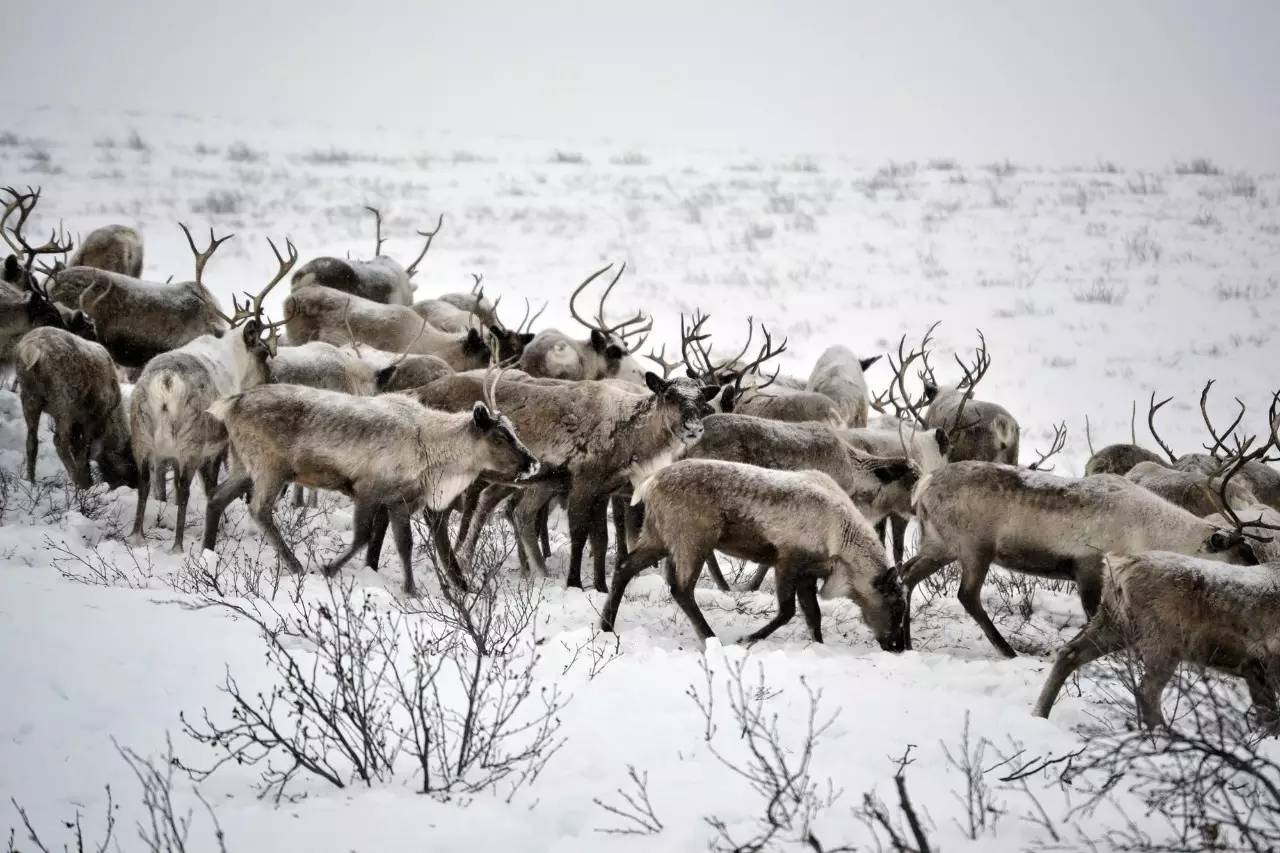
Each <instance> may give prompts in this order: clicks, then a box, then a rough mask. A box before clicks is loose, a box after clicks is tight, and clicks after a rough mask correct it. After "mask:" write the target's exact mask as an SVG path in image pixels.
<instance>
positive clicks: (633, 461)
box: [412, 373, 719, 592]
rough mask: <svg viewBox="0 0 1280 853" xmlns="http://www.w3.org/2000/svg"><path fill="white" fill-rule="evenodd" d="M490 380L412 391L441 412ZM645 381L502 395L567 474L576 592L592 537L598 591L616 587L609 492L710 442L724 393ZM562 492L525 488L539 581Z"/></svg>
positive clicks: (522, 430) (510, 386)
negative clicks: (546, 519)
mask: <svg viewBox="0 0 1280 853" xmlns="http://www.w3.org/2000/svg"><path fill="white" fill-rule="evenodd" d="M482 379H483V377H478V376H475V375H466V374H458V375H454V376H446V377H445V378H443V379H440V380H437V381H436V382H433V383H431V384H430V385H427V386H425V387H423V388H419V389H417V390H415V391H414V392H412V393H413V396H414V397H416V398H417V399H418V401H419V402H421V403H423V404H425V405H427V406H430V407H432V408H436V409H442V410H444V411H458V410H459V409H463V408H465V407H467V406H470V405H471V404H472V402H473V401H475V400H476V399H478V395H479V394H480V393H481V390H482V385H481V382H482ZM645 384H646V385H647V387H648V389H649V392H650V393H648V394H642V393H638V392H636V391H632V390H629V389H626V390H624V389H623V388H619V387H616V386H613V385H611V384H609V383H605V382H573V383H568V382H565V383H558V382H557V383H551V384H545V383H540V382H536V381H524V382H512V381H506V382H502V383H501V384H499V385H498V387H497V389H496V390H495V394H496V401H497V403H498V404H499V405H501V406H502V408H503V411H505V412H506V413H507V416H508V417H510V418H511V420H512V422H513V423H514V424H515V425H516V430H517V431H518V432H519V434H520V437H521V438H522V439H523V440H524V442H525V443H526V444H528V446H529V448H530V450H531V451H532V452H533V454H534V455H535V456H536V457H537V458H538V460H539V461H540V462H541V463H542V464H543V465H544V466H546V467H548V468H552V469H558V468H564V469H566V471H567V475H568V477H569V490H568V495H567V497H566V499H565V508H566V510H567V511H568V514H569V537H570V542H571V549H570V558H569V576H568V579H567V581H566V584H567V585H568V586H574V587H581V586H582V554H583V550H584V549H585V547H586V543H587V539H588V537H590V538H591V550H592V558H593V560H594V566H593V569H594V582H595V588H596V589H598V590H600V591H601V592H603V591H604V590H605V589H607V586H606V584H605V557H606V554H605V549H606V547H607V544H608V542H607V540H608V531H607V529H606V527H605V514H606V508H607V505H608V498H609V495H610V493H612V492H614V491H616V490H618V489H620V488H622V487H623V486H625V485H627V484H628V483H630V484H631V485H632V486H634V485H636V484H637V483H639V482H643V480H644V479H645V478H646V477H648V475H649V472H651V471H653V470H656V469H657V468H660V467H662V466H663V465H665V464H667V463H668V462H669V461H670V460H672V459H675V458H677V457H679V456H681V455H683V453H684V451H685V447H686V446H687V445H689V444H692V443H693V442H696V441H697V440H698V439H699V438H700V437H701V436H702V423H701V421H702V416H703V414H704V406H705V401H706V400H707V399H709V398H710V397H711V396H714V395H715V394H716V393H718V392H719V389H718V388H714V387H713V388H704V387H703V386H702V385H700V384H699V383H696V382H693V381H691V380H688V379H684V378H677V379H671V380H664V379H662V378H660V377H659V376H658V375H657V374H656V373H646V374H645ZM556 491H557V488H556V486H555V485H554V484H553V485H547V486H540V487H534V488H530V489H528V490H525V491H524V492H523V493H522V495H521V497H520V500H519V501H518V503H517V506H516V508H515V510H514V514H515V516H516V530H517V534H518V535H519V538H520V546H521V547H522V548H523V549H524V553H525V557H526V559H527V560H528V561H529V563H530V565H531V566H532V567H533V568H534V572H535V574H537V575H538V576H542V575H544V574H545V573H546V568H545V564H544V562H543V558H542V552H541V550H540V549H539V548H538V543H537V541H536V536H535V535H534V533H533V532H534V531H535V530H536V525H535V522H536V517H537V515H538V514H539V513H541V511H542V510H543V508H544V507H545V505H546V503H547V501H549V500H550V499H551V498H552V497H554V495H555V493H556Z"/></svg>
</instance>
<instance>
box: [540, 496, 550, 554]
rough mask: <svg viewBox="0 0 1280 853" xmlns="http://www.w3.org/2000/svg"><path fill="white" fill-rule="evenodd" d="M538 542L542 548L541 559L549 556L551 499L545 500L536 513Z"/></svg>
mask: <svg viewBox="0 0 1280 853" xmlns="http://www.w3.org/2000/svg"><path fill="white" fill-rule="evenodd" d="M537 525H538V544H539V546H540V547H541V548H542V559H544V560H545V559H547V558H548V557H550V556H551V530H550V527H551V501H547V502H546V503H545V504H543V506H542V510H541V511H540V512H539V513H538V521H537Z"/></svg>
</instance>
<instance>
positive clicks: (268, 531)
mask: <svg viewBox="0 0 1280 853" xmlns="http://www.w3.org/2000/svg"><path fill="white" fill-rule="evenodd" d="M287 482H289V480H288V478H287V477H285V476H283V475H282V474H279V473H277V472H274V471H271V472H267V474H266V475H265V476H262V477H259V478H258V480H257V481H256V482H254V484H253V498H252V500H250V501H249V506H250V509H251V510H252V513H253V520H254V521H256V522H257V523H258V526H259V527H260V528H262V532H263V534H265V535H266V537H267V542H269V543H270V544H271V547H272V548H275V549H276V554H277V555H278V556H279V558H280V561H281V562H282V563H284V564H285V566H286V567H288V569H289V571H291V572H293V573H294V574H295V575H300V574H302V573H303V571H305V570H304V569H303V567H302V563H301V562H300V561H299V560H298V557H297V555H296V554H294V553H293V549H292V548H290V547H289V546H288V545H287V544H286V543H285V541H284V536H283V535H282V534H281V533H280V528H279V527H277V526H276V520H275V517H274V515H273V514H272V509H273V508H274V506H275V502H276V496H277V495H279V494H280V489H281V488H283V487H284V485H285V484H286V483H287Z"/></svg>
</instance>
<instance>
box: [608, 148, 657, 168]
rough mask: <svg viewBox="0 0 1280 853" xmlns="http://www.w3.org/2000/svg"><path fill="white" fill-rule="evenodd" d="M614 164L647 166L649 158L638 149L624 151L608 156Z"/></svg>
mask: <svg viewBox="0 0 1280 853" xmlns="http://www.w3.org/2000/svg"><path fill="white" fill-rule="evenodd" d="M609 162H610V163H611V164H613V165H614V166H648V165H649V163H650V160H649V158H648V157H646V156H645V155H644V154H641V153H640V152H639V151H624V152H623V153H621V154H615V155H614V156H612V157H610V158H609Z"/></svg>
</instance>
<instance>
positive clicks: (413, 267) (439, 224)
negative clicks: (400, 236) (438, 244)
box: [404, 213, 444, 278]
mask: <svg viewBox="0 0 1280 853" xmlns="http://www.w3.org/2000/svg"><path fill="white" fill-rule="evenodd" d="M443 227H444V214H443V213H442V214H440V218H439V219H437V220H436V227H435V229H434V230H431V231H419V232H418V236H419V237H426V238H427V242H426V243H424V244H423V246H422V251H421V252H419V253H418V257H416V258H414V259H413V263H411V264H409V266H407V267H405V270H404V271H405V273H407V274H408V276H409V278H413V277H414V276H415V275H416V274H417V272H418V264H420V263H422V259H423V258H425V257H426V256H427V251H428V250H429V249H430V248H431V241H432V240H434V239H435V238H436V235H437V234H439V233H440V229H441V228H443Z"/></svg>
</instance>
